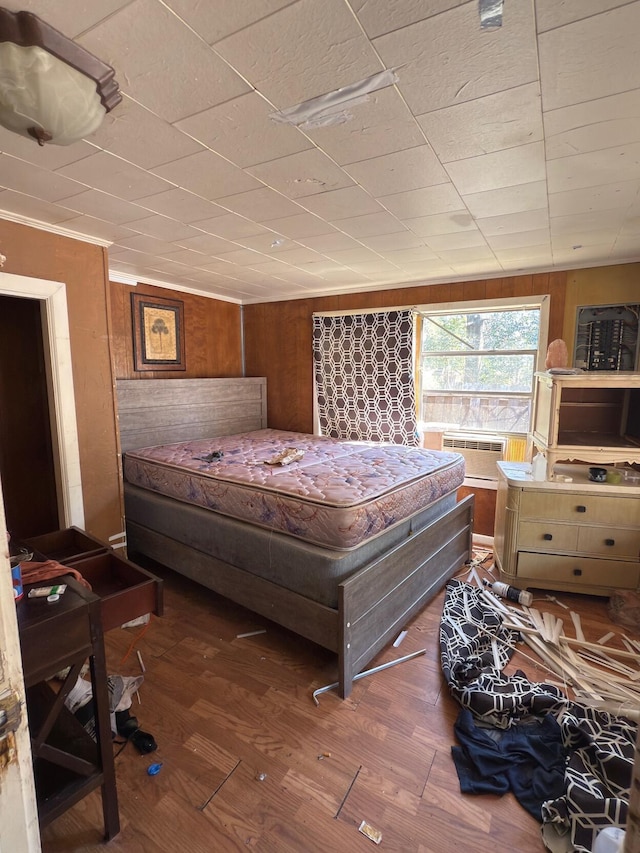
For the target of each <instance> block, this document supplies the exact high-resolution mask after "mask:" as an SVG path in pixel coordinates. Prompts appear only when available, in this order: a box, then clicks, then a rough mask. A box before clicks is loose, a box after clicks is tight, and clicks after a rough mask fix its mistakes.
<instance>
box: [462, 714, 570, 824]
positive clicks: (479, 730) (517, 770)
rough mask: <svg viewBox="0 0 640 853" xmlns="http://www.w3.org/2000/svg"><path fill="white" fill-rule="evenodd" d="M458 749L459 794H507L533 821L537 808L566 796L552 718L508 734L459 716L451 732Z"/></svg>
mask: <svg viewBox="0 0 640 853" xmlns="http://www.w3.org/2000/svg"><path fill="white" fill-rule="evenodd" d="M454 730H455V733H456V737H457V738H458V741H459V743H460V746H454V747H452V748H451V753H452V755H453V760H454V762H455V765H456V770H457V772H458V779H459V780H460V790H461V791H462V793H463V794H500V795H501V794H506V793H507V791H513V793H514V795H515V796H516V798H517V799H518V802H519V803H520V804H521V805H522V806H523V807H524V808H525V809H526V810H527V811H528V812H529V814H531V815H532V816H533V817H534V818H535V819H536V820H539V821H542V814H541V806H542V803H544V802H545V801H546V800H555V799H556V798H557V797H561V796H562V795H563V794H564V785H565V779H564V774H565V766H566V761H567V752H566V750H565V748H564V746H563V743H562V737H561V731H560V726H559V725H558V723H557V721H556V719H555V717H552V716H550V715H547V716H546V717H543V718H542V720H538V719H535V720H532V721H531V722H524V723H516V724H515V725H514V726H512V727H511V728H509V729H498V728H494V727H484V726H479V725H477V724H476V721H475V719H474V717H473V714H472V713H471V711H469V710H467V709H466V708H464V709H463V710H462V711H460V714H459V715H458V719H457V720H456V724H455V727H454Z"/></svg>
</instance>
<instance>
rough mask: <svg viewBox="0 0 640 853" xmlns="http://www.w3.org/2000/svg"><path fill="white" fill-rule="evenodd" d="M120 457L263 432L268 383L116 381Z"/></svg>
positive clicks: (241, 380) (245, 380)
mask: <svg viewBox="0 0 640 853" xmlns="http://www.w3.org/2000/svg"><path fill="white" fill-rule="evenodd" d="M116 389H117V395H118V418H119V428H120V447H121V450H122V452H123V453H124V452H126V451H127V450H135V449H136V448H138V447H149V446H151V445H154V444H173V442H176V441H189V440H191V439H198V438H214V437H215V436H218V435H231V434H232V433H234V432H246V431H248V430H253V429H264V428H265V427H266V426H267V380H266V379H265V378H264V377H261V376H260V377H239V378H237V379H118V380H117V381H116Z"/></svg>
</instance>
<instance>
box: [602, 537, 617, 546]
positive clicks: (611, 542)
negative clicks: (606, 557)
mask: <svg viewBox="0 0 640 853" xmlns="http://www.w3.org/2000/svg"><path fill="white" fill-rule="evenodd" d="M604 544H605V545H608V546H609V547H610V548H611V547H612V546H613V545H615V544H616V540H615V539H605V540H604Z"/></svg>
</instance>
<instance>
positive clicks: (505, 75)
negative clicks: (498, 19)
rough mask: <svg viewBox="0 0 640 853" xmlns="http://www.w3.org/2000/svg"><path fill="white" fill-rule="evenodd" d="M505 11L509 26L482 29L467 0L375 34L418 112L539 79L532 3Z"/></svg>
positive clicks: (474, 8)
mask: <svg viewBox="0 0 640 853" xmlns="http://www.w3.org/2000/svg"><path fill="white" fill-rule="evenodd" d="M507 14H508V21H507V22H506V25H505V26H503V27H501V28H499V29H495V30H492V31H491V32H487V31H483V30H482V29H481V28H480V23H479V18H478V4H477V3H465V4H464V5H462V6H458V7H456V8H455V9H452V10H450V11H448V12H444V13H443V14H441V15H436V16H435V17H433V18H429V19H428V20H425V21H421V22H419V23H416V24H412V25H411V26H408V27H404V28H403V29H401V30H398V31H396V32H393V33H389V34H388V35H383V36H380V38H376V39H375V41H374V47H375V48H376V49H377V50H378V52H379V53H380V56H381V57H382V60H383V62H384V63H385V65H386V67H387V68H398V76H399V77H400V81H399V83H398V84H397V86H398V88H399V89H400V91H401V92H402V94H403V95H404V97H405V98H406V100H407V103H408V105H409V107H410V109H411V110H412V112H413V113H414V115H423V114H424V113H428V112H432V111H433V110H438V109H442V108H443V107H449V106H451V105H452V104H455V103H460V102H461V101H473V100H475V99H476V98H481V97H483V96H484V95H491V94H493V93H494V92H501V91H504V90H505V89H513V88H515V87H516V86H522V85H523V84H525V83H531V82H533V81H535V80H537V79H538V55H537V50H536V41H535V21H534V16H533V4H532V3H515V4H514V3H512V4H510V6H509V9H508V12H507ZM428 46H437V48H435V49H433V47H432V48H430V47H428ZM425 81H429V85H425Z"/></svg>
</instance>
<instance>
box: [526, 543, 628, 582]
mask: <svg viewBox="0 0 640 853" xmlns="http://www.w3.org/2000/svg"><path fill="white" fill-rule="evenodd" d="M517 576H518V577H520V576H522V577H523V578H527V579H528V580H529V582H530V585H531V586H535V581H536V580H540V581H541V582H550V583H560V584H575V585H576V587H588V586H595V587H607V588H610V589H635V588H636V587H637V586H638V579H639V577H640V565H639V564H637V563H621V562H618V561H616V560H600V559H598V558H597V557H567V556H564V555H560V554H534V553H531V552H528V551H520V552H518V562H517Z"/></svg>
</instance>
